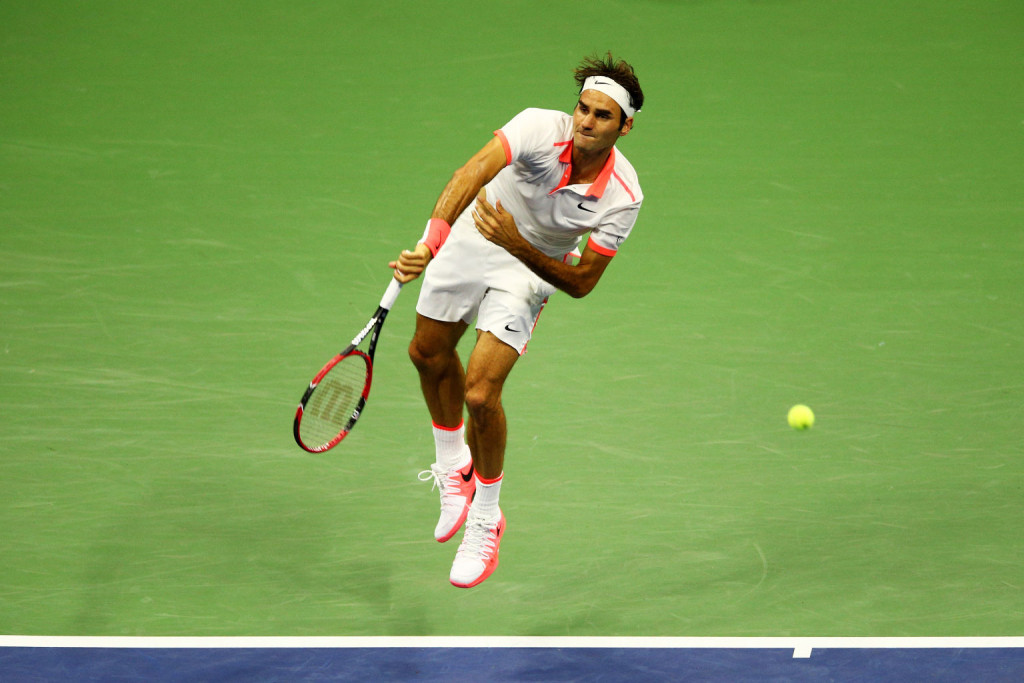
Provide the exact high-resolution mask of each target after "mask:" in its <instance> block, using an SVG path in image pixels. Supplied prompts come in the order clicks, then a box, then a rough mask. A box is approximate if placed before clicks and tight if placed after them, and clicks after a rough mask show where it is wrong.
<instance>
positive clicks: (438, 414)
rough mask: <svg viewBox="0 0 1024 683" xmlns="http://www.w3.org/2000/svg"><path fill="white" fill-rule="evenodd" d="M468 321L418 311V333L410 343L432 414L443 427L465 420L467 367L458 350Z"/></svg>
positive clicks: (412, 355) (458, 423) (410, 353)
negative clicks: (463, 416) (448, 320)
mask: <svg viewBox="0 0 1024 683" xmlns="http://www.w3.org/2000/svg"><path fill="white" fill-rule="evenodd" d="M467 327H468V325H467V324H466V323H464V322H461V321H459V322H454V323H448V322H441V321H439V320H433V319H431V318H427V317H426V316H423V315H419V314H417V315H416V333H415V334H414V335H413V338H412V343H410V344H409V358H410V359H411V360H412V363H413V365H415V366H416V370H417V371H418V372H419V375H420V389H421V390H422V391H423V399H424V401H426V404H427V410H428V411H430V418H431V419H432V420H433V421H434V424H435V425H437V426H439V427H445V428H448V429H456V428H458V427H459V425H461V424H462V406H463V405H464V404H465V402H466V370H465V368H463V366H462V360H461V359H460V358H459V353H458V351H456V346H457V345H458V343H459V339H461V338H462V335H463V334H464V333H465V332H466V328H467Z"/></svg>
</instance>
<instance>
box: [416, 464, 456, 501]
mask: <svg viewBox="0 0 1024 683" xmlns="http://www.w3.org/2000/svg"><path fill="white" fill-rule="evenodd" d="M457 476H458V472H457V471H452V472H447V471H445V470H443V469H441V468H440V467H439V466H438V465H436V464H435V465H431V466H430V469H429V470H423V471H422V472H420V473H419V474H418V475H416V478H417V479H419V480H420V481H423V482H427V481H430V480H431V479H433V480H434V483H433V484H431V486H430V490H431V491H433V490H434V489H441V509H442V510H443V509H444V508H445V506H448V507H450V508H458V509H460V510H461V509H462V505H463V504H462V502H461V501H459V500H455V499H454V498H451V497H450V494H453V493H458V490H459V485H458V482H457V481H456V480H455V477H457Z"/></svg>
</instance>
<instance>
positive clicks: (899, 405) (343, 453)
mask: <svg viewBox="0 0 1024 683" xmlns="http://www.w3.org/2000/svg"><path fill="white" fill-rule="evenodd" d="M557 14H558V16H552V6H551V4H550V3H541V2H534V1H530V2H521V3H514V4H510V5H509V6H508V7H501V8H491V9H483V8H481V7H479V6H478V5H477V4H476V3H470V2H464V1H461V0H459V1H457V2H449V3H443V4H441V5H437V4H426V3H424V4H422V5H421V4H410V3H397V2H396V3H391V2H384V3H377V4H375V5H373V6H372V7H371V6H370V5H367V4H365V3H349V2H342V3H327V2H324V3H300V4H297V5H296V4H294V3H285V2H270V1H267V2H252V3H246V4H244V5H239V4H237V3H227V2H213V3H209V2H181V3H130V2H97V3H89V4H68V3H59V2H24V1H15V2H6V3H3V4H2V5H0V344H2V352H0V529H3V552H2V554H0V633H3V634H27V635H37V634H55V635H133V636H134V635H138V636H170V635H194V636H234V635H249V636H261V635H274V636H316V635H332V636H364V635H369V636H378V635H383V636H387V635H398V636H419V635H456V636H458V635H499V636H500V635H509V636H518V635H531V636H533V635H536V636H581V637H582V636H720V637H728V636H765V637H768V636H865V637H866V636H870V637H896V636H936V637H937V636H1008V635H1019V634H1021V633H1022V631H1024V576H1022V574H1021V565H1022V562H1024V553H1022V549H1021V548H1022V546H1021V541H1020V520H1021V515H1022V512H1024V490H1022V475H1024V462H1022V456H1024V448H1022V434H1024V429H1022V427H1024V409H1022V406H1024V349H1022V346H1024V299H1022V292H1024V275H1022V269H1021V264H1022V261H1024V230H1022V219H1024V174H1022V167H1021V160H1022V159H1024V113H1022V112H1024V106H1022V105H1024V81H1022V79H1021V75H1022V74H1021V71H1022V65H1024V61H1022V59H1024V43H1022V42H1021V40H1020V36H1021V35H1022V29H1024V9H1022V7H1021V5H1020V4H1019V3H1014V2H1001V1H998V0H983V1H981V2H967V1H965V0H952V1H949V2H938V3H934V2H919V1H911V2H904V3H890V2H881V1H874V0H871V1H865V2H812V1H792V2H781V1H779V2H753V1H749V2H744V1H739V0H737V1H735V2H725V1H719V2H665V1H662V2H654V1H648V2H630V3H624V2H611V1H606V0H599V1H598V2H595V3H591V4H590V5H588V6H586V7H585V8H582V7H581V8H570V7H568V6H566V7H565V8H564V9H559V10H558V13H557ZM609 48H610V49H612V50H614V51H615V52H616V53H617V54H619V55H621V56H622V57H624V58H626V59H628V60H630V61H631V62H633V63H634V64H635V66H636V68H637V71H638V74H639V76H640V79H641V82H642V84H643V87H644V91H645V94H646V96H647V105H646V106H645V109H644V111H643V112H642V113H641V114H639V115H638V116H637V124H636V127H635V128H634V130H633V132H632V133H631V134H630V135H629V136H628V137H627V138H625V139H624V140H623V141H622V143H621V149H622V151H623V152H624V153H625V154H626V155H627V156H628V157H629V158H630V160H631V161H632V162H633V164H634V165H635V166H636V167H637V169H638V172H639V173H640V177H641V181H642V183H643V187H644V191H645V194H646V196H647V200H646V203H645V206H644V209H643V211H642V212H641V218H640V221H639V223H638V225H637V228H636V230H635V232H634V234H633V236H632V237H631V238H630V239H629V240H628V241H627V242H626V244H625V245H624V247H623V250H622V253H621V254H620V255H619V256H617V257H616V259H615V262H614V263H613V265H612V266H611V268H610V269H609V271H608V273H607V274H606V276H605V277H604V279H603V281H602V283H601V285H600V286H599V287H598V289H597V290H596V291H595V292H594V293H593V294H592V295H591V296H589V297H587V298H585V299H583V300H581V301H574V300H570V299H569V298H568V297H561V298H555V299H553V300H552V302H551V303H550V304H549V306H548V308H547V309H546V311H545V313H544V315H543V316H542V317H541V321H540V325H539V327H538V330H537V336H536V337H535V339H534V341H533V342H531V345H530V352H529V354H528V355H527V356H526V357H525V358H524V359H523V361H522V362H521V363H520V365H519V366H518V367H517V368H516V369H515V371H514V372H513V376H512V378H511V380H510V384H509V386H508V388H507V390H506V393H505V402H506V406H507V409H508V411H509V418H510V441H509V451H508V458H507V467H506V479H505V484H504V486H503V496H502V506H503V509H504V511H505V513H506V516H507V518H508V534H507V537H506V539H505V541H504V543H503V544H502V556H501V557H502V561H501V566H500V568H499V569H498V571H497V572H496V574H495V575H494V576H493V577H492V578H491V579H489V580H488V581H487V582H486V583H484V584H483V585H481V586H480V587H478V588H475V589H473V590H470V591H458V590H456V589H454V588H452V587H451V586H450V585H449V584H448V581H447V575H448V569H449V567H450V564H451V560H452V557H453V554H454V552H455V547H454V546H453V545H451V544H447V545H444V546H441V545H438V544H437V543H435V542H434V541H433V539H432V537H431V531H432V529H433V525H434V523H435V522H436V512H437V510H436V508H437V499H436V493H433V492H429V491H428V487H427V486H426V485H424V484H421V483H420V482H418V481H417V480H416V475H417V473H418V472H419V471H420V470H422V469H424V468H426V467H427V466H428V465H429V462H430V459H431V457H432V448H433V446H432V441H431V438H430V430H429V417H428V415H427V413H426V410H425V408H424V407H423V406H422V402H421V399H420V396H419V389H418V381H417V379H416V376H415V372H414V370H413V368H412V366H411V364H410V363H409V362H408V360H407V358H406V355H405V348H406V344H407V343H408V339H409V336H410V334H411V331H412V324H413V318H414V312H413V309H414V303H415V297H416V294H417V291H418V286H417V285H413V286H411V287H409V288H407V291H405V292H403V294H402V297H401V298H400V299H399V301H398V304H397V305H396V306H395V308H394V310H393V312H392V314H391V316H390V317H389V319H388V324H387V326H386V328H385V330H384V335H383V337H382V339H381V342H380V346H379V347H378V352H377V362H378V365H377V368H376V373H375V374H376V375H377V376H376V378H375V382H374V391H373V395H372V397H371V400H370V404H369V405H368V407H367V409H366V414H365V416H364V417H363V419H362V420H361V421H360V424H359V427H358V428H357V429H356V430H355V431H354V432H353V434H352V436H351V437H349V438H348V439H347V440H346V442H345V443H344V444H343V445H342V446H339V447H338V448H337V449H335V451H333V452H332V453H330V454H328V455H320V456H312V455H309V454H306V453H304V452H303V451H301V450H299V449H298V447H296V446H295V444H294V442H293V441H292V437H291V420H292V417H293V414H294V410H295V405H296V403H297V401H298V399H299V397H300V396H301V393H302V390H303V389H304V388H305V384H306V383H307V382H308V381H309V379H310V377H311V376H312V374H313V373H314V372H315V371H316V370H317V369H318V368H319V367H320V366H321V365H322V363H323V362H324V361H326V360H327V358H329V357H330V355H331V354H332V353H334V352H336V351H338V350H340V349H341V348H342V347H343V346H344V345H345V344H346V343H347V342H348V340H349V339H350V338H351V336H352V335H353V334H354V333H355V332H356V331H358V327H359V326H361V325H362V324H363V323H364V322H365V320H366V318H367V316H368V315H369V314H370V313H372V310H373V308H374V307H375V306H376V303H377V302H378V300H379V298H380V293H381V292H382V291H383V288H384V286H385V285H386V284H387V278H388V277H389V271H388V269H387V267H386V264H387V261H388V260H390V259H392V258H393V257H394V256H395V255H396V254H397V252H398V250H399V249H401V248H403V247H406V246H409V245H410V244H411V242H413V241H414V240H415V239H416V238H417V237H418V236H419V234H420V231H421V229H422V223H423V221H424V220H425V218H426V217H427V215H428V212H429V210H430V208H431V207H432V205H433V202H434V200H435V199H436V196H437V193H438V192H439V190H440V189H441V187H442V186H443V184H444V182H445V181H446V180H447V177H448V174H450V172H451V171H452V170H453V169H454V168H455V167H456V166H457V165H459V164H460V163H462V162H463V161H464V160H465V159H466V158H467V157H468V156H469V155H470V154H472V153H473V152H474V151H476V149H478V148H479V147H480V146H481V145H482V144H483V143H484V142H486V140H487V139H488V138H489V136H490V135H491V132H492V131H493V130H494V129H495V128H497V127H499V126H501V125H502V124H503V123H505V122H506V121H507V120H508V119H509V118H511V117H512V116H513V115H514V114H515V113H517V112H518V111H519V110H520V109H522V108H524V107H526V106H539V107H548V108H561V109H565V110H568V109H569V108H571V107H572V105H573V104H574V102H575V99H574V98H575V95H576V93H575V92H574V89H573V87H572V85H573V84H572V79H571V69H572V67H573V66H574V65H575V63H576V62H577V61H578V60H579V59H580V58H581V57H582V56H584V55H585V54H588V53H593V52H596V51H601V50H605V49H609ZM794 403H807V404H808V405H810V406H811V407H812V408H813V409H814V410H815V413H816V416H817V423H816V425H815V427H814V429H813V430H811V431H809V432H795V431H793V430H791V429H790V428H789V427H788V426H787V424H786V411H787V409H788V408H789V406H791V405H792V404H794Z"/></svg>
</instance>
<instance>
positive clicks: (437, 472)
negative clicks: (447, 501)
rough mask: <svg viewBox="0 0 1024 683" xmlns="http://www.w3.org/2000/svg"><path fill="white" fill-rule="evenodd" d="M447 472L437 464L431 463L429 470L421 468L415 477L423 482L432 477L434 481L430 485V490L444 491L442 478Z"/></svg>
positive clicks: (444, 477)
mask: <svg viewBox="0 0 1024 683" xmlns="http://www.w3.org/2000/svg"><path fill="white" fill-rule="evenodd" d="M447 474H448V473H447V472H445V471H444V470H442V469H441V468H440V467H438V466H437V465H431V466H430V469H429V470H423V471H422V472H420V473H419V474H417V475H416V478H417V479H419V480H420V481H424V482H426V481H430V480H431V479H433V480H434V483H433V484H432V485H431V487H430V490H431V491H433V490H434V489H441V490H442V491H444V484H445V483H444V479H446V478H447V477H446V475H447Z"/></svg>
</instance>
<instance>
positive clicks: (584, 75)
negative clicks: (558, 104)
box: [573, 52, 644, 125]
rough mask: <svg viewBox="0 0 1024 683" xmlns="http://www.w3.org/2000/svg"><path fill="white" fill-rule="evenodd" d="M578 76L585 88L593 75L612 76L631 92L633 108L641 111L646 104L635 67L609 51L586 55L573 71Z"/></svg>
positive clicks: (630, 101) (623, 118)
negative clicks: (600, 54)
mask: <svg viewBox="0 0 1024 683" xmlns="http://www.w3.org/2000/svg"><path fill="white" fill-rule="evenodd" d="M573 73H574V74H575V76H576V84H577V85H578V86H579V87H580V89H581V90H582V89H583V82H584V81H586V80H587V79H588V78H590V77H591V76H604V77H606V78H610V79H612V80H613V81H615V82H616V83H618V84H619V85H621V86H622V87H623V88H625V89H626V92H628V93H629V104H630V106H631V107H633V109H635V110H637V111H640V110H641V109H642V108H643V106H644V91H643V90H641V89H640V81H639V80H638V79H637V77H636V73H635V72H634V71H633V67H632V66H630V65H629V64H628V63H627V62H625V61H623V60H621V59H615V57H613V56H612V53H611V52H609V53H608V54H606V55H605V56H604V57H598V56H597V55H594V56H591V57H586V58H584V60H583V61H582V62H580V65H579V66H577V67H576V69H575V71H574V72H573ZM625 123H626V112H622V122H621V123H620V124H619V125H623V124H625Z"/></svg>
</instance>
